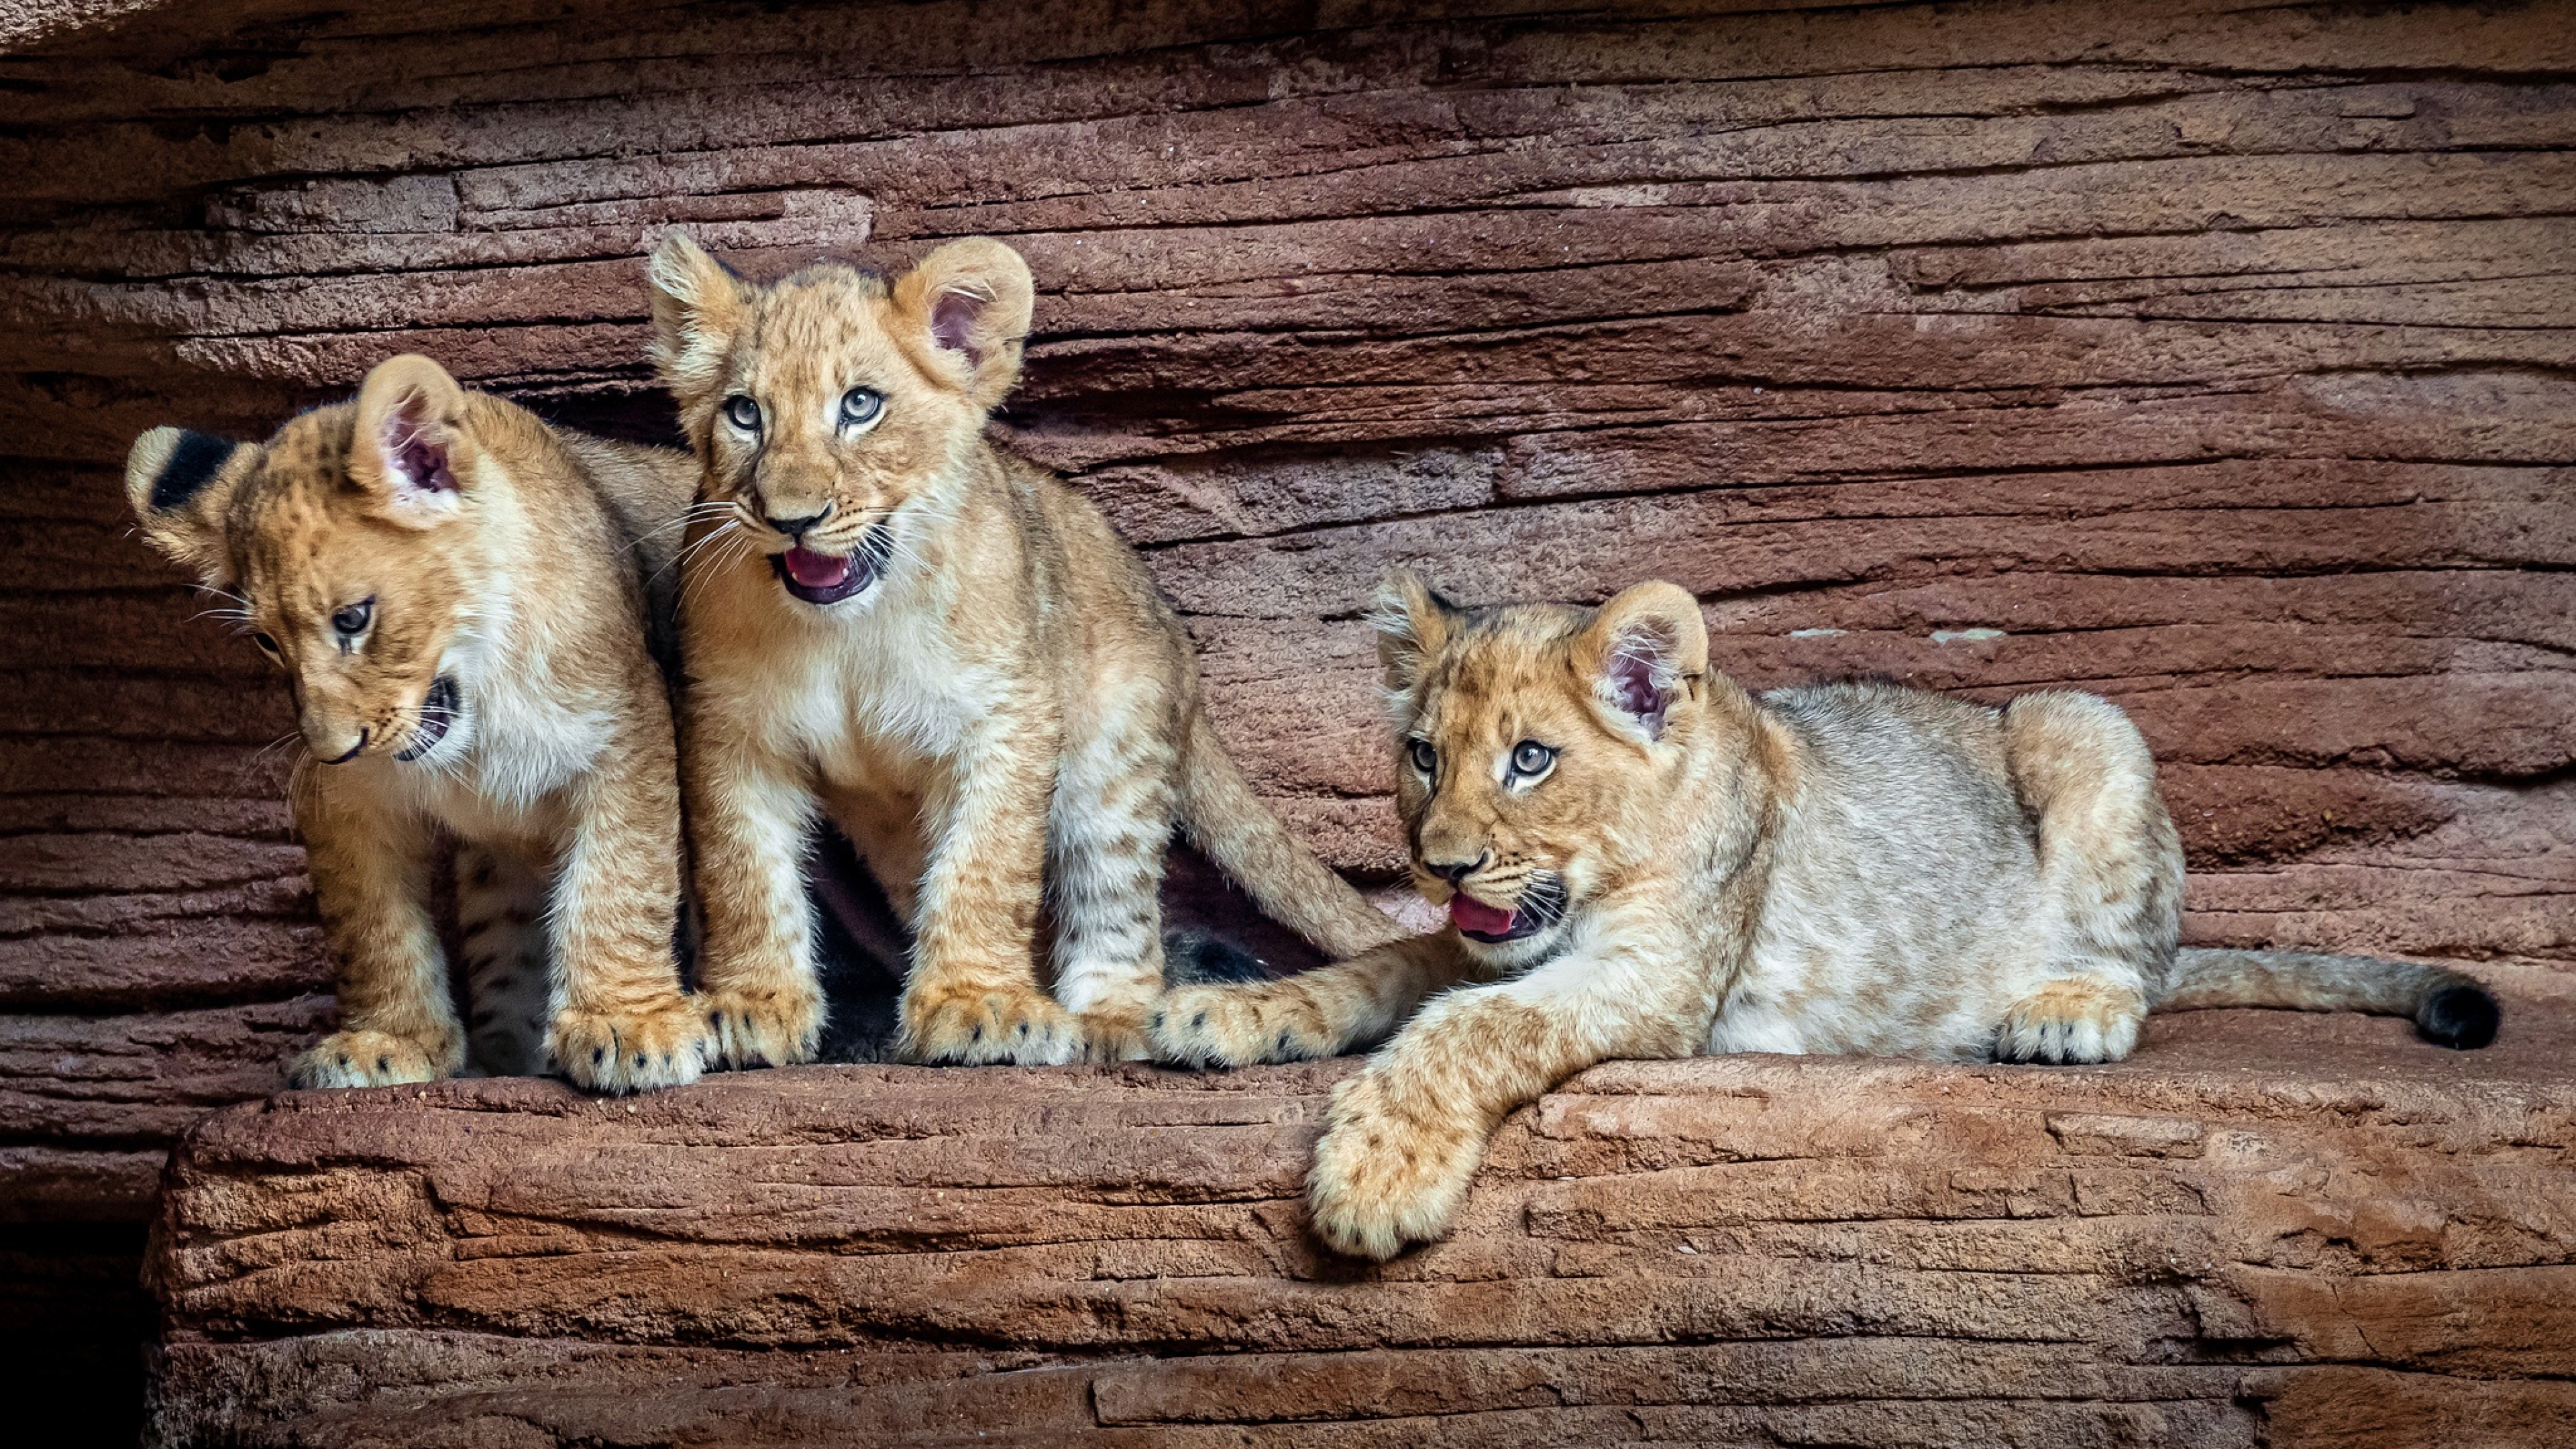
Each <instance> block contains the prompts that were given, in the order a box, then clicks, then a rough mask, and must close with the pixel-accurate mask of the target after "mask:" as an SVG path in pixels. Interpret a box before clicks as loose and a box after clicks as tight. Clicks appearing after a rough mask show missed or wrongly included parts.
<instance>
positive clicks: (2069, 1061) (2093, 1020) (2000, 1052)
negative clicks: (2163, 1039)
mask: <svg viewBox="0 0 2576 1449" xmlns="http://www.w3.org/2000/svg"><path fill="white" fill-rule="evenodd" d="M2146 1015H2147V1003H2146V1001H2145V1000H2144V999H2143V998H2141V997H2140V996H2139V995H2138V993H2136V992H2135V991H2132V990H2130V989H2128V988H2127V987H2125V986H2119V985H2115V984H2113V983H2111V982H2107V981H2096V980H2091V979H2088V978H2086V977H2081V976H2071V977H2068V978H2066V979H2064V980H2062V981H2051V982H2049V983H2047V984H2046V985H2044V986H2042V987H2040V988H2039V989H2038V990H2037V991H2034V992H2032V993H2031V994H2030V995H2028V996H2025V997H2023V998H2022V999H2021V1000H2019V1001H2016V1002H2014V1003H2013V1005H2012V1009H2011V1010H2010V1011H2007V1012H2005V1013H2004V1024H2003V1025H2002V1026H2001V1027H2000V1028H1998V1029H1997V1030H1996V1032H1995V1060H1997V1061H2003V1062H2048V1063H2052V1064H2056V1065H2075V1064H2080V1063H2087V1062H2116V1061H2118V1060H2120V1059H2121V1058H2122V1057H2125V1056H2127V1055H2128V1054H2129V1050H2130V1048H2132V1047H2135V1046H2136V1045H2137V1044H2138V1023H2139V1022H2141V1021H2143V1020H2145V1018H2146Z"/></svg>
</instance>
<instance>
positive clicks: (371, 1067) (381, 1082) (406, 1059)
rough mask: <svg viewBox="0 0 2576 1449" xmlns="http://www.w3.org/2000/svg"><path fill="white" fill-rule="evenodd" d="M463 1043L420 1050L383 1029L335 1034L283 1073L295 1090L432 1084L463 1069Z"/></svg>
mask: <svg viewBox="0 0 2576 1449" xmlns="http://www.w3.org/2000/svg"><path fill="white" fill-rule="evenodd" d="M464 1055H465V1049H464V1044H463V1043H462V1042H461V1041H459V1042H457V1043H455V1044H453V1045H431V1046H424V1045H422V1044H421V1043H419V1042H416V1041H413V1040H412V1039H410V1038H409V1037H400V1036H395V1035H393V1034H392V1033H390V1032H382V1031H335V1032H333V1033H331V1034H330V1035H329V1036H326V1037H324V1038H322V1040H320V1041H319V1042H316V1043H315V1044H314V1045H313V1048H312V1049H311V1050H310V1051H307V1052H306V1053H304V1055H302V1056H300V1057H297V1058H296V1059H295V1060H294V1062H293V1063H291V1064H290V1065H289V1066H288V1067H287V1069H286V1079H287V1081H289V1082H291V1083H293V1084H294V1085H296V1086H298V1087H390V1086H394V1085H397V1084H399V1083H403V1082H434V1081H437V1080H438V1079H439V1078H440V1077H444V1076H448V1075H451V1074H452V1073H454V1071H455V1070H456V1068H457V1067H459V1066H462V1065H463V1057H464Z"/></svg>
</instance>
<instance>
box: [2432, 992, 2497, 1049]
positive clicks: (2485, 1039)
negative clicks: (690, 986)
mask: <svg viewBox="0 0 2576 1449" xmlns="http://www.w3.org/2000/svg"><path fill="white" fill-rule="evenodd" d="M2503 1020H2504V1012H2503V1010H2502V1009H2501V1008H2499V1007H2498V1006H2497V1005H2496V999H2495V998H2494V997H2493V996H2491V995H2489V994H2488V993H2487V989H2486V988H2485V987H2483V986H2475V985H2469V984H2466V983H2463V984H2461V985H2458V986H2445V987H2443V988H2442V989H2441V990H2439V991H2436V992H2434V993H2433V994H2432V995H2431V996H2428V997H2426V998H2424V1004H2423V1006H2421V1007H2420V1008H2418V1009H2417V1010H2416V1012H2415V1034H2416V1035H2418V1036H2420V1037H2422V1038H2424V1039H2425V1040H2426V1041H2429V1042H2433V1043H2436V1044H2437V1045H2440V1046H2446V1047H2449V1048H2451V1049H2452V1050H2453V1051H2462V1052H2468V1051H2476V1050H2477V1049H2478V1048H2479V1047H2482V1046H2485V1045H2486V1044H2487V1043H2489V1042H2491V1041H2494V1040H2495V1034H2496V1027H2497V1025H2498V1024H2499V1023H2500V1022H2502V1021H2503Z"/></svg>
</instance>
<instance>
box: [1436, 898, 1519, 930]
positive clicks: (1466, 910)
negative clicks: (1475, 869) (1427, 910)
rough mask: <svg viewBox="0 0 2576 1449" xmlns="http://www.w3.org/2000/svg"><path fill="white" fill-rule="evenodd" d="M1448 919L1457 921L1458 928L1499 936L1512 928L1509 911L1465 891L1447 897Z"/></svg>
mask: <svg viewBox="0 0 2576 1449" xmlns="http://www.w3.org/2000/svg"><path fill="white" fill-rule="evenodd" d="M1449 919H1450V920H1452V921H1455V922H1456V923H1457V925H1458V929H1459V930H1462V931H1477V932H1481V933H1483V934H1484V935H1488V936H1499V935H1502V934H1503V933H1504V932H1506V931H1508V930H1510V929H1511V928H1512V913H1511V912H1510V911H1506V910H1502V909H1500V908H1498V907H1495V906H1489V905H1486V904H1485V903H1484V902H1483V901H1480V900H1477V899H1475V898H1474V897H1472V896H1470V895H1468V894H1467V893H1466V892H1465V891H1460V892H1459V893H1458V894H1456V895H1454V896H1451V897H1450V898H1449Z"/></svg>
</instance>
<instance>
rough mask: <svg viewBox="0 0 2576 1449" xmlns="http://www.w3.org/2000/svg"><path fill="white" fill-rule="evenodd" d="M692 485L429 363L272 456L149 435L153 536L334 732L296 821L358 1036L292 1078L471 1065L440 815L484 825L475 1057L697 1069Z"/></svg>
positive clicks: (134, 456) (593, 1068)
mask: <svg viewBox="0 0 2576 1449" xmlns="http://www.w3.org/2000/svg"><path fill="white" fill-rule="evenodd" d="M694 473H695V470H694V469H693V468H691V467H690V466H689V460H688V456H687V455H686V454H684V453H677V452H672V451H670V450H667V449H656V448H638V447H629V446H626V445H624V444H618V443H609V442H604V441H601V440H599V439H595V438H589V437H584V436H582V435H580V434H578V433H571V432H566V431H563V430H560V429H556V428H550V427H548V426H547V425H546V424H544V423H542V422H540V421H538V420H537V419H536V418H535V417H534V416H532V415H530V414H529V413H527V412H525V411H523V410H521V409H519V408H517V407H515V406H513V405H511V404H509V403H507V402H503V401H502V400H501V399H499V398H495V397H489V396H486V395H484V394H481V393H473V392H467V391H465V390H464V389H463V388H461V387H459V386H458V385H457V383H456V380H455V379H454V378H452V377H450V376H448V374H447V373H446V371H445V370H443V369H442V368H440V367H439V365H438V364H437V363H434V362H432V361H430V360H429V359H428V358H426V357H411V356H406V357H396V358H393V359H391V360H390V361H387V362H385V363H383V364H381V365H379V366H378V367H377V368H376V369H375V370H374V371H373V372H371V373H369V374H367V380H366V383H365V385H364V386H363V387H361V388H360V389H359V392H358V398H357V401H356V402H354V403H343V404H340V405H338V406H336V407H327V408H321V409H317V410H315V411H313V412H309V413H306V414H304V415H303V416H301V417H298V418H296V419H295V420H293V421H292V422H289V423H288V424H286V426H284V427H282V428H280V429H279V430H278V431H277V435H276V436H275V437H272V438H270V439H269V440H268V442H267V443H265V444H251V443H242V444H234V443H228V442H224V441H222V440H220V439H216V438H211V437H208V436H206V435H205V434H203V433H190V432H182V431H180V430H179V429H177V428H155V429H153V430H152V431H150V432H148V433H145V434H144V435H143V436H142V437H141V438H140V439H138V440H136V442H135V444H134V449H133V452H132V453H131V454H130V455H129V456H128V457H127V459H126V473H125V488H126V495H127V497H128V498H129V500H130V501H131V502H132V503H133V505H134V512H135V515H136V516H137V517H138V518H140V519H141V520H142V523H143V534H144V537H146V538H148V539H149V540H151V542H152V543H153V544H154V545H156V546H157V547H159V548H160V549H161V551H162V552H164V553H167V554H169V555H170V556H171V557H173V558H175V559H177V560H178V561H180V562H181V563H184V564H188V565H191V566H193V567H194V568H196V569H197V570H198V572H199V573H200V574H201V575H203V577H204V579H205V581H206V583H207V584H208V585H209V586H210V587H212V588H214V589H217V590H224V591H231V592H233V593H234V594H235V596H236V597H237V598H238V600H239V602H240V605H241V607H240V609H239V611H238V613H237V615H236V617H238V618H239V620H240V621H241V623H242V625H243V626H244V627H245V628H246V629H248V630H249V631H250V633H251V637H252V638H253V639H254V640H256V641H258V644H259V647H260V649H261V650H262V651H263V652H265V653H266V654H267V655H268V656H269V658H271V659H273V660H275V661H276V662H278V663H279V664H281V665H283V666H285V668H286V671H287V678H288V687H289V688H290V689H291V690H292V691H293V694H294V698H295V708H296V716H297V723H298V724H299V725H301V727H302V730H303V735H304V741H305V743H306V745H307V746H309V747H310V749H311V750H312V755H313V759H312V761H310V762H308V763H306V764H305V765H304V766H303V767H302V768H300V769H298V770H297V772H296V775H295V782H294V786H293V790H294V801H295V824H296V828H297V829H298V831H300V832H301V833H302V835H303V837H304V843H305V848H306V850H307V852H308V855H309V858H310V862H311V867H312V872H313V889H314V894H315V895H316V896H317V897H318V898H319V900H320V903H321V907H322V919H323V925H324V928H325V930H326V931H327V933H328V935H329V937H330V941H331V947H332V951H333V954H334V955H336V956H337V957H338V958H339V965H340V976H339V996H340V1020H341V1026H340V1029H339V1030H338V1031H336V1032H334V1033H332V1034H331V1035H330V1036H327V1037H325V1038H323V1040H322V1042H321V1044H320V1045H318V1046H316V1047H314V1048H313V1049H312V1050H311V1051H308V1052H306V1053H305V1054H304V1055H303V1056H302V1057H300V1058H298V1059H297V1060H296V1062H295V1063H294V1065H293V1066H292V1068H291V1069H290V1073H289V1074H290V1076H291V1078H292V1079H293V1081H294V1082H295V1084H296V1085H297V1086H302V1087H357V1086H382V1085H385V1084H387V1083H392V1082H419V1081H427V1080H430V1079H431V1078H434V1077H443V1076H448V1075H451V1074H453V1073H455V1072H457V1071H459V1070H461V1069H462V1068H463V1067H464V1066H465V1064H466V1046H467V1042H466V1033H465V1032H464V1030H462V1029H461V1027H460V1024H459V1023H458V1021H457V1019H456V1008H455V1006H454V1004H453V1003H452V1001H451V1000H450V997H449V991H448V977H447V966H446V961H445V958H444V955H443V953H442V951H441V949H440V946H439V939H438V928H437V926H436V924H435V923H434V921H433V920H432V918H431V914H430V891H431V883H430V873H431V866H432V862H433V860H434V859H435V853H434V852H435V846H436V841H437V837H438V835H439V833H440V832H441V831H442V830H443V831H445V832H447V833H449V834H452V835H453V836H455V837H456V838H457V839H458V840H459V841H461V842H462V845H461V846H460V849H459V850H458V852H457V858H456V870H457V897H458V915H459V917H460V918H461V921H462V923H463V926H464V933H465V947H466V950H467V953H468V956H469V965H470V970H469V978H470V985H471V986H472V988H473V1010H474V1020H475V1023H476V1025H475V1031H474V1040H473V1047H474V1059H475V1065H477V1066H478V1067H480V1068H481V1069H482V1070H484V1071H487V1072H494V1073H507V1074H519V1073H528V1072H536V1071H541V1070H543V1069H544V1066H545V1059H546V1057H548V1056H551V1057H552V1058H553V1059H554V1061H555V1062H556V1063H557V1064H558V1065H560V1066H561V1067H562V1069H563V1070H564V1071H565V1072H566V1073H567V1074H568V1075H570V1076H571V1077H572V1079H573V1080H574V1081H575V1082H578V1083H580V1084H582V1085H583V1086H587V1087H592V1088H596V1089H599V1090H604V1091H616V1092H623V1091H632V1090H635V1089H638V1088H644V1087H659V1086H668V1085H672V1084H675V1083H679V1082H686V1081H689V1080H691V1079H693V1078H695V1077H696V1076H697V1075H698V1071H699V1068H700V1066H701V1061H700V1056H701V1047H702V1044H703V1038H704V1035H705V1021H704V1019H703V1018H702V1017H700V1016H699V1014H698V1013H697V1011H696V1010H695V1009H694V1008H693V1007H692V1006H691V1005H690V1003H689V1002H688V1000H687V998H686V997H684V996H683V995H682V994H681V991H680V979H679V971H678V967H677V965H676V963H675V961H674V959H673V956H672V945H673V943H672V928H673V925H674V923H675V921H676V920H677V914H678V910H679V904H680V864H679V841H680V803H679V788H678V784H677V781H676V778H675V775H674V751H673V747H672V737H671V711H670V704H669V699H668V696H667V695H666V694H665V692H664V688H663V681H662V676H661V674H660V672H659V671H658V670H657V669H656V668H655V667H654V663H653V660H652V658H651V656H650V655H649V654H648V653H647V652H646V642H645V641H646V635H645V630H646V622H645V605H644V594H643V580H642V579H641V578H640V577H639V568H638V558H637V548H636V545H637V544H638V543H639V541H647V540H646V536H647V535H648V534H650V533H652V532H653V531H654V530H656V529H664V530H668V529H675V528H676V526H677V522H678V520H679V518H680V516H681V514H682V512H683V510H684V509H685V508H686V507H687V505H688V499H689V492H690V488H691V486H692V485H693V483H694V482H695V478H694ZM675 541H676V540H675ZM664 552H665V553H666V554H667V553H668V550H667V549H666V550H664ZM549 957H551V960H552V963H553V965H552V969H551V970H550V969H549V964H548V961H549ZM541 1031H542V1033H543V1035H542V1039H540V1036H539V1033H540V1032H541Z"/></svg>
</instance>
